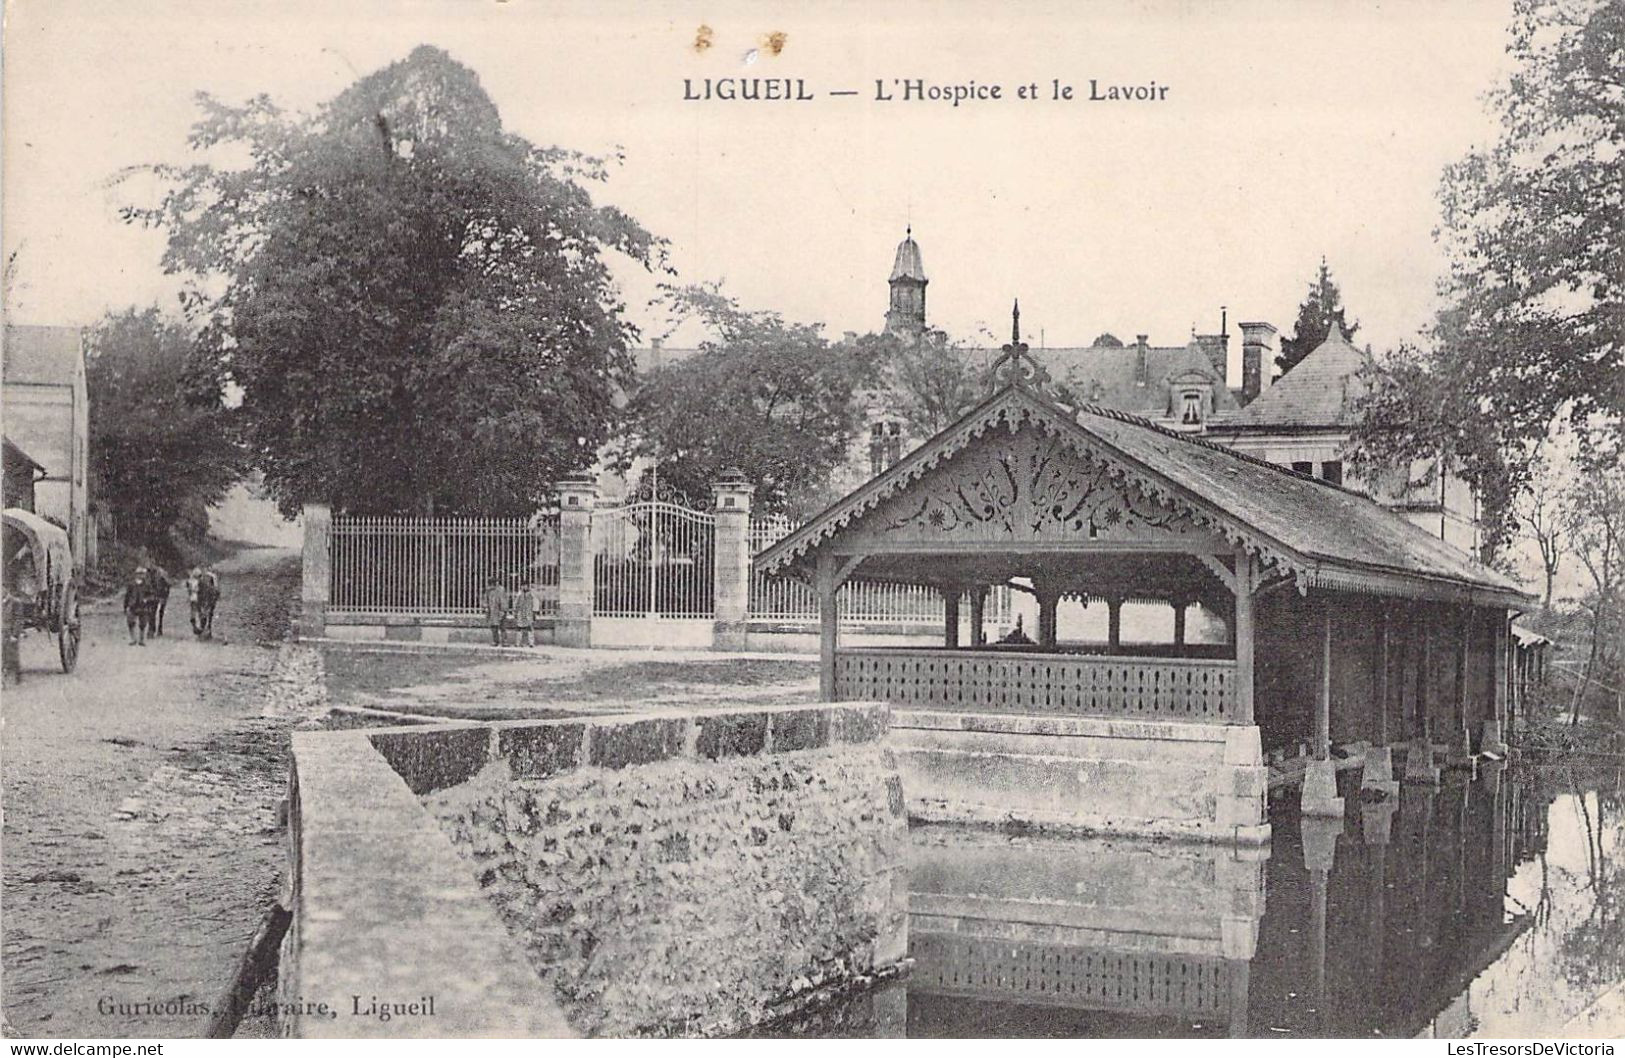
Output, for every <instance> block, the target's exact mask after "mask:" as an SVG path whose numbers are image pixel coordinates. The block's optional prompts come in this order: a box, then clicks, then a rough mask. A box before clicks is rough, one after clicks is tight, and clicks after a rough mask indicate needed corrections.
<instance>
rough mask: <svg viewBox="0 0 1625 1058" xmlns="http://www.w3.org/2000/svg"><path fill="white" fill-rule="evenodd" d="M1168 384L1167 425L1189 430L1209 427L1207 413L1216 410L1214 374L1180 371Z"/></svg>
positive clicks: (1201, 430) (1199, 430)
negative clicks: (1214, 404)
mask: <svg viewBox="0 0 1625 1058" xmlns="http://www.w3.org/2000/svg"><path fill="white" fill-rule="evenodd" d="M1167 385H1168V390H1167V393H1168V403H1167V405H1166V408H1167V412H1166V413H1165V414H1166V415H1167V419H1166V420H1165V421H1166V422H1167V423H1168V425H1169V426H1170V427H1172V428H1173V429H1175V430H1179V431H1182V432H1186V433H1201V432H1203V431H1204V430H1206V429H1207V416H1208V412H1210V411H1212V410H1213V377H1212V376H1211V375H1209V374H1208V373H1207V372H1205V371H1197V370H1190V371H1181V372H1179V373H1178V374H1176V375H1173V376H1171V377H1170V378H1169V379H1168V381H1167Z"/></svg>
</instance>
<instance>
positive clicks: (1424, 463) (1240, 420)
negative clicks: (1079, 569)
mask: <svg viewBox="0 0 1625 1058" xmlns="http://www.w3.org/2000/svg"><path fill="white" fill-rule="evenodd" d="M1369 362H1370V354H1369V353H1367V352H1362V351H1361V350H1359V349H1357V348H1355V347H1354V345H1353V344H1352V343H1350V342H1349V340H1348V339H1347V338H1346V337H1344V335H1343V331H1342V328H1340V327H1339V326H1338V325H1337V324H1336V323H1335V322H1334V323H1333V324H1332V329H1331V333H1329V334H1328V335H1327V336H1326V340H1325V341H1324V342H1322V343H1321V344H1320V345H1318V346H1316V347H1315V349H1314V350H1312V351H1311V352H1310V353H1309V355H1308V356H1306V357H1304V358H1303V359H1302V360H1301V361H1299V362H1298V364H1297V365H1296V366H1294V367H1293V368H1292V370H1290V371H1288V372H1287V373H1286V374H1284V375H1282V376H1281V377H1280V378H1278V379H1276V380H1275V382H1274V384H1273V385H1266V386H1264V387H1263V389H1262V392H1260V393H1259V395H1258V396H1257V397H1256V398H1255V399H1253V400H1252V401H1251V402H1249V403H1248V404H1247V406H1246V407H1244V408H1242V409H1241V410H1240V411H1239V412H1237V413H1236V414H1234V415H1230V416H1226V417H1222V418H1218V419H1216V420H1214V421H1211V422H1209V423H1208V425H1207V437H1208V439H1209V440H1212V441H1217V442H1218V443H1220V444H1223V445H1226V446H1228V447H1230V448H1234V449H1236V450H1237V451H1239V452H1245V453H1246V454H1248V455H1251V456H1256V457H1258V458H1259V459H1263V460H1266V461H1268V462H1271V463H1275V464H1278V465H1280V466H1286V467H1291V468H1292V469H1293V470H1296V471H1298V472H1300V473H1303V474H1308V475H1311V476H1313V477H1317V478H1320V479H1322V480H1325V481H1330V482H1332V483H1333V484H1336V485H1343V486H1345V487H1347V488H1352V489H1355V490H1356V491H1359V492H1364V493H1365V494H1367V495H1368V496H1370V497H1371V498H1372V499H1374V500H1376V501H1377V502H1378V503H1380V504H1382V505H1383V506H1384V507H1387V508H1388V509H1389V510H1392V511H1396V512H1398V513H1400V514H1402V515H1404V516H1405V518H1406V519H1407V520H1408V521H1410V522H1411V523H1412V524H1413V525H1417V526H1420V527H1421V528H1423V529H1425V530H1427V531H1428V532H1429V533H1431V534H1432V535H1434V536H1436V537H1438V538H1439V539H1441V540H1444V541H1445V542H1447V543H1450V544H1454V545H1455V546H1456V547H1458V548H1460V549H1462V550H1463V551H1466V552H1469V553H1475V554H1476V552H1477V549H1478V546H1479V542H1480V540H1479V529H1478V505H1477V499H1476V497H1475V496H1474V494H1473V489H1472V486H1471V485H1469V484H1468V483H1467V482H1466V481H1465V480H1463V479H1462V477H1461V476H1460V474H1459V473H1457V472H1456V471H1455V470H1454V469H1453V468H1451V467H1449V466H1448V465H1446V464H1444V463H1443V461H1442V460H1439V459H1420V460H1416V461H1415V462H1413V463H1412V464H1411V466H1410V467H1409V471H1408V473H1401V472H1399V471H1394V472H1392V473H1390V474H1386V475H1384V476H1383V477H1382V478H1380V479H1378V480H1376V481H1366V480H1362V479H1361V478H1360V476H1359V475H1358V474H1356V473H1354V472H1352V471H1351V469H1350V467H1349V465H1348V448H1349V439H1350V438H1351V437H1352V436H1353V432H1354V427H1355V426H1356V425H1357V424H1358V422H1359V409H1358V407H1357V404H1358V401H1359V399H1360V397H1361V396H1362V395H1363V394H1364V392H1365V386H1364V383H1363V382H1362V381H1361V379H1360V371H1361V370H1362V369H1363V368H1364V367H1365V366H1366V365H1367V364H1368V363H1369Z"/></svg>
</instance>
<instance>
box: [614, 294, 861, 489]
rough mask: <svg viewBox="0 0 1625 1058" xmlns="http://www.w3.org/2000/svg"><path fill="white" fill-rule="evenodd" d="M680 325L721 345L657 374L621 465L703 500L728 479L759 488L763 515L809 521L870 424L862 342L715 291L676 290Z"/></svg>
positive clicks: (645, 391) (632, 413)
mask: <svg viewBox="0 0 1625 1058" xmlns="http://www.w3.org/2000/svg"><path fill="white" fill-rule="evenodd" d="M671 299H672V303H673V305H674V306H675V308H676V310H677V312H678V315H679V316H680V317H682V318H690V317H692V318H697V319H698V320H699V321H700V322H701V323H703V324H704V325H705V328H706V330H707V332H708V333H710V334H712V335H714V336H715V337H714V338H712V339H711V340H708V341H706V342H705V343H704V344H702V345H701V347H700V349H699V351H698V352H696V353H695V354H694V355H692V356H690V357H688V358H686V359H683V360H680V361H678V362H676V363H673V364H669V365H666V366H663V367H660V368H657V369H655V370H652V371H650V372H649V373H648V375H647V376H646V377H644V378H643V379H642V380H640V382H639V384H638V386H637V388H636V389H635V391H634V392H633V394H632V397H631V401H630V404H629V406H628V409H627V410H628V413H629V417H630V419H631V423H632V427H633V432H634V435H635V436H634V437H633V439H632V440H631V441H629V443H628V445H627V446H626V448H625V450H624V451H623V453H622V454H623V456H624V457H626V458H627V459H630V458H632V457H636V456H643V457H646V458H648V459H651V460H653V461H654V462H656V463H658V465H659V469H660V480H661V481H662V482H663V483H666V484H669V485H671V486H672V487H674V488H675V489H677V490H678V491H680V492H682V493H683V494H685V495H687V496H688V497H690V498H691V499H692V500H695V501H700V500H703V499H704V498H705V497H707V496H709V494H710V485H711V483H712V482H713V481H715V480H716V479H717V477H718V476H719V475H720V474H721V473H722V472H723V471H725V470H728V469H730V468H734V467H737V468H739V469H740V470H743V471H744V473H745V475H746V477H748V478H749V479H750V480H751V482H752V483H753V484H754V485H755V486H756V506H757V508H758V509H760V510H764V511H769V512H780V511H792V512H795V513H806V512H807V511H808V510H809V509H810V508H813V507H816V506H817V505H818V503H819V502H820V501H821V500H823V499H825V498H826V497H827V493H828V487H829V482H830V477H831V474H832V473H833V471H834V470H835V469H836V468H837V467H839V466H840V465H841V464H842V463H843V462H844V461H845V459H846V455H847V451H848V448H849V446H850V445H851V442H852V438H853V435H854V432H855V431H856V430H857V428H858V427H859V425H860V418H861V407H860V404H859V402H858V400H857V399H856V398H857V395H858V393H859V392H860V391H861V390H862V389H864V388H865V387H867V386H870V385H872V384H873V383H874V382H875V380H876V379H877V377H878V374H877V371H876V368H875V367H874V362H873V361H871V360H869V359H867V357H866V356H865V355H864V354H863V351H862V350H861V349H860V348H859V347H858V346H857V345H856V344H855V343H839V344H831V343H830V342H829V341H828V340H827V339H825V338H824V336H823V334H822V333H821V330H820V328H819V326H818V325H816V324H803V323H788V322H786V321H785V320H783V319H782V318H780V317H779V315H778V314H777V313H772V312H755V311H750V310H746V309H743V308H741V307H740V306H739V305H738V304H737V303H736V302H735V301H733V299H731V298H729V297H727V296H726V295H724V294H722V293H720V292H719V291H718V290H717V289H716V288H714V287H683V288H679V289H675V290H673V291H671Z"/></svg>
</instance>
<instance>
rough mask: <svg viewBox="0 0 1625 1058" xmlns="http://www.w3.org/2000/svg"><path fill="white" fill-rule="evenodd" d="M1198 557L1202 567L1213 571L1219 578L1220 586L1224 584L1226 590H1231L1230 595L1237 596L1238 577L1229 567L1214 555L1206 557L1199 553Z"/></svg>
mask: <svg viewBox="0 0 1625 1058" xmlns="http://www.w3.org/2000/svg"><path fill="white" fill-rule="evenodd" d="M1243 553H1244V552H1239V551H1238V552H1237V554H1243ZM1196 557H1197V558H1199V559H1201V561H1202V565H1204V566H1206V567H1207V568H1208V569H1210V570H1212V571H1213V575H1214V576H1215V577H1218V578H1219V583H1220V584H1223V585H1224V586H1225V587H1226V588H1229V589H1230V594H1232V595H1234V594H1236V575H1235V573H1234V572H1232V571H1231V570H1230V569H1229V567H1227V566H1226V565H1225V564H1224V563H1223V562H1220V561H1219V560H1218V559H1217V558H1215V557H1214V556H1212V555H1204V554H1202V553H1200V552H1198V553H1197V555H1196Z"/></svg>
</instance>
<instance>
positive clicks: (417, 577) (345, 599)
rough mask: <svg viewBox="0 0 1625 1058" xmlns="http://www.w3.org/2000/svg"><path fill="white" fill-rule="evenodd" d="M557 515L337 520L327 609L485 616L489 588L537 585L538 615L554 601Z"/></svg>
mask: <svg viewBox="0 0 1625 1058" xmlns="http://www.w3.org/2000/svg"><path fill="white" fill-rule="evenodd" d="M558 526H559V522H558V514H557V512H543V513H538V514H535V515H532V516H531V517H529V518H455V517H453V518H410V517H398V516H358V515H335V516H334V518H333V525H332V538H331V559H332V561H331V573H330V577H331V582H330V588H331V594H330V596H329V599H330V601H329V604H328V605H329V607H330V608H331V609H333V610H337V611H346V612H353V613H377V614H404V615H410V616H427V617H434V616H447V617H450V616H458V615H465V614H476V613H482V612H484V608H485V607H484V603H483V599H484V595H485V591H486V589H487V588H488V587H489V586H490V583H491V581H492V580H493V579H494V580H499V581H501V582H502V583H503V584H504V586H506V587H508V588H510V589H512V588H517V587H519V586H520V585H521V584H535V585H538V586H539V588H540V590H539V591H538V593H537V594H538V596H539V598H540V601H541V606H540V610H541V612H542V613H544V614H551V613H556V612H557V610H558V599H559V591H558V587H559V530H558Z"/></svg>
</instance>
